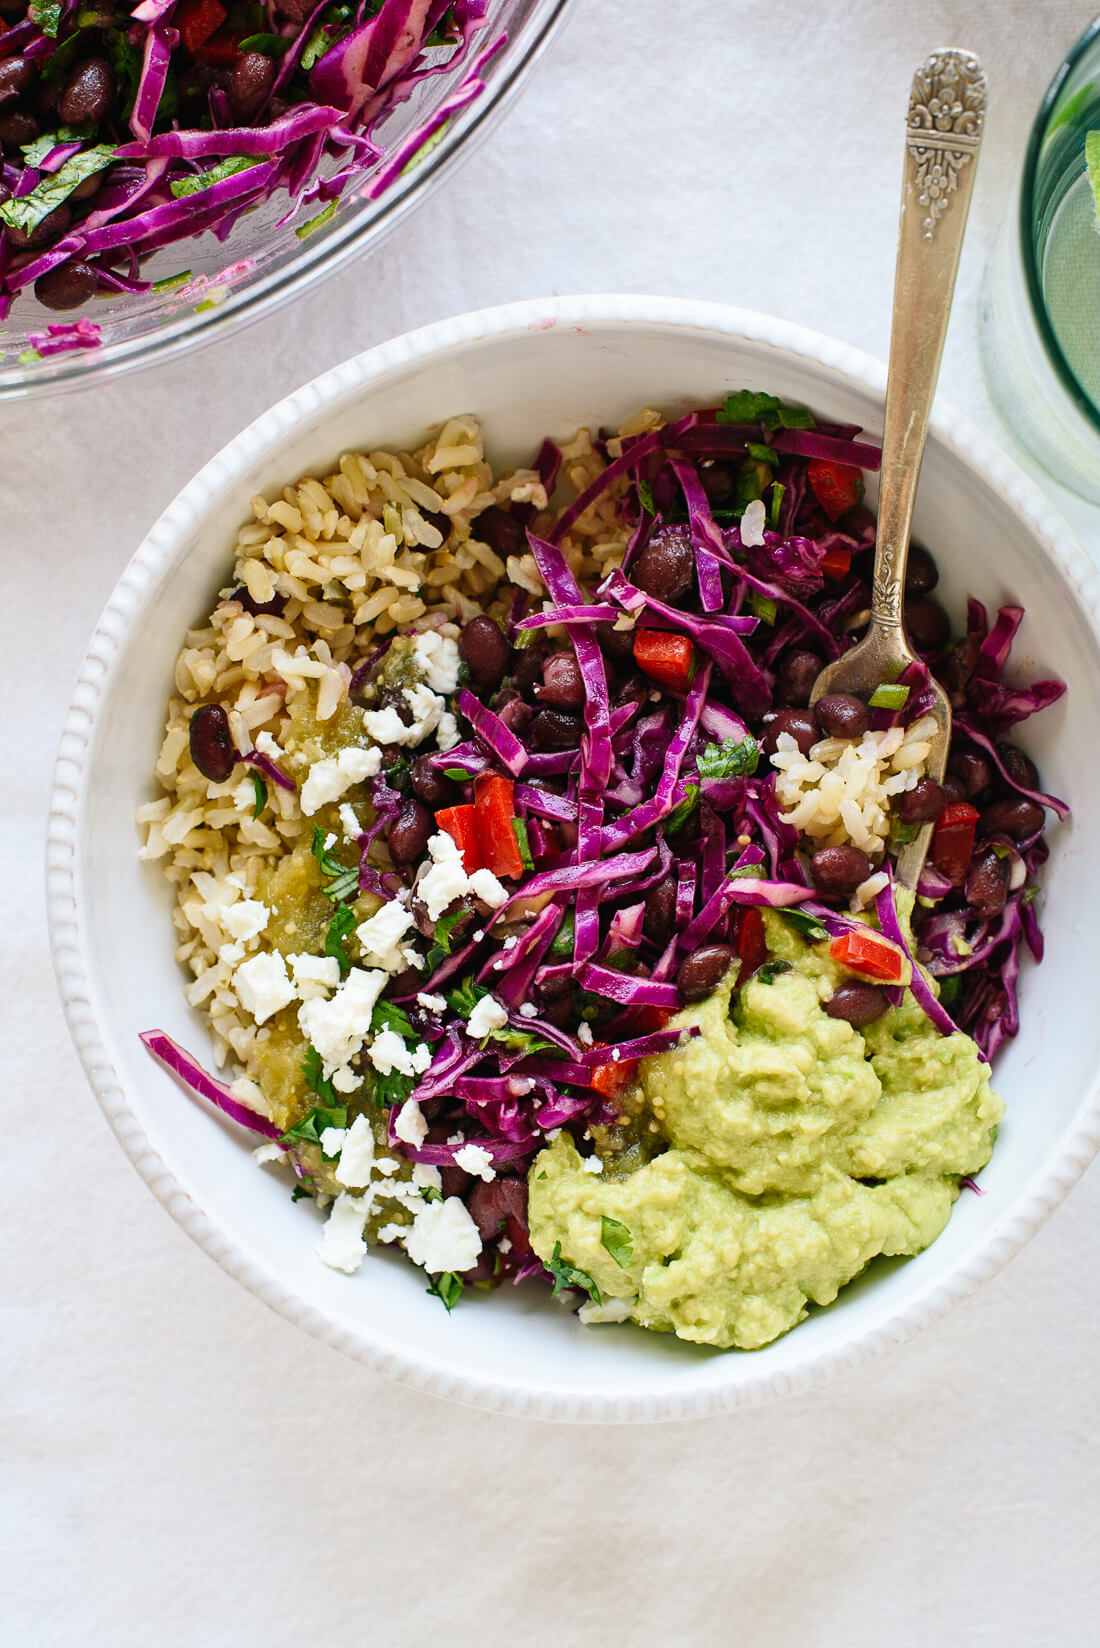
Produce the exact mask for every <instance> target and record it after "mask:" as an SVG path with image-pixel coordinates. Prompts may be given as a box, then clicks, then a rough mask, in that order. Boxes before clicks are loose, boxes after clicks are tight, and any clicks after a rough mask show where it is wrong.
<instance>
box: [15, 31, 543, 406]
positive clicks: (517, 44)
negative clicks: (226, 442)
mask: <svg viewBox="0 0 1100 1648" xmlns="http://www.w3.org/2000/svg"><path fill="white" fill-rule="evenodd" d="M569 5H570V0H534V5H533V7H532V11H531V15H530V16H529V18H528V19H527V22H526V25H525V27H524V29H523V31H522V33H521V34H520V36H519V38H518V39H516V40H514V41H513V40H511V39H510V40H509V42H508V46H507V47H506V48H505V51H504V52H503V54H502V55H501V61H500V65H499V69H498V70H497V72H496V73H495V74H494V73H492V72H491V71H492V66H491V65H490V74H489V75H488V76H487V77H486V85H485V90H484V92H483V93H482V94H481V96H479V97H478V98H476V99H475V100H474V101H473V102H472V103H471V104H469V105H468V106H467V107H466V108H465V109H464V110H461V111H460V113H459V114H458V115H457V116H456V117H455V118H454V119H453V120H452V121H451V123H450V126H449V128H448V130H447V132H446V134H445V136H444V137H443V139H442V140H441V141H440V142H438V143H436V144H435V145H434V147H432V148H431V149H430V151H429V152H428V153H427V154H426V155H425V156H424V159H423V161H422V162H421V164H419V165H417V166H416V167H415V168H414V169H413V170H411V171H408V172H406V173H405V174H404V175H403V176H401V177H399V178H397V179H396V181H395V182H394V183H393V184H392V185H391V187H390V188H389V189H387V191H386V192H385V194H384V195H383V196H382V197H381V199H380V200H379V201H377V202H374V203H373V206H374V208H375V209H374V210H372V211H367V212H363V213H359V214H355V215H349V218H348V221H347V223H346V224H345V225H344V226H343V227H342V228H341V227H339V226H337V225H334V226H333V232H332V233H331V234H329V235H327V236H324V237H322V238H320V239H319V240H318V241H317V242H316V243H315V244H312V245H311V244H310V243H309V242H308V241H305V242H303V243H302V250H301V252H300V253H299V254H298V255H297V256H296V257H295V258H294V259H293V261H292V262H291V263H290V264H289V265H283V266H281V267H277V268H274V269H271V270H269V271H268V272H267V273H265V274H263V275H261V276H260V277H259V278H258V279H256V280H252V281H246V282H244V283H243V284H242V285H241V286H240V287H239V288H238V289H237V291H236V292H232V291H231V292H230V293H229V295H228V296H227V297H226V299H225V301H224V302H222V303H220V304H219V305H218V306H217V307H216V308H213V309H208V310H206V311H205V312H204V313H202V314H201V315H199V314H196V313H195V312H194V311H193V310H189V311H187V312H186V313H183V314H181V315H180V316H179V317H178V318H176V319H174V320H171V321H169V322H167V323H166V324H165V325H163V326H162V327H160V328H159V329H156V330H153V331H149V332H143V333H142V334H140V335H139V336H137V337H134V338H125V339H122V340H120V341H119V342H117V343H108V344H106V345H105V346H104V347H102V348H97V349H88V350H79V351H77V350H73V351H71V352H67V353H65V354H60V355H55V356H52V357H50V358H49V361H48V363H43V369H35V370H34V371H33V372H31V373H27V372H25V371H20V370H10V369H5V367H4V366H3V364H0V404H2V403H3V402H5V401H17V400H24V399H29V398H31V397H34V396H46V395H53V394H61V393H64V392H66V391H68V390H74V389H82V388H89V387H91V386H93V385H94V384H97V383H101V382H106V381H108V380H113V379H115V378H117V377H119V376H121V375H122V374H124V373H127V372H131V371H135V370H137V369H140V368H141V367H145V366H151V365H154V364H160V363H161V362H164V361H168V360H172V359H175V358H177V357H178V356H179V355H181V354H183V353H184V352H186V351H187V350H189V349H196V348H204V347H205V346H206V345H207V344H209V343H213V342H215V341H217V340H218V339H220V338H223V337H224V336H225V335H226V334H227V333H230V332H232V331H234V330H235V329H237V328H238V327H243V326H245V325H249V324H251V323H252V322H253V321H256V320H260V319H261V318H262V317H264V316H265V315H267V314H270V313H272V312H273V311H274V310H276V309H278V308H280V307H281V306H282V305H283V304H284V303H286V302H289V301H290V300H291V299H292V298H293V297H294V296H295V295H296V294H297V293H298V292H299V291H300V290H301V289H302V288H303V287H306V286H307V285H309V284H310V283H311V282H316V281H320V280H325V279H327V278H328V277H329V276H330V275H333V274H336V273H337V272H338V271H339V270H340V269H343V268H346V267H347V266H348V265H349V264H350V263H352V262H354V260H355V259H356V258H357V257H358V256H359V255H360V254H361V253H362V252H363V251H364V250H365V247H366V245H369V243H370V242H371V241H372V240H373V239H375V238H377V239H378V240H381V239H383V238H384V236H385V235H386V233H387V232H388V231H389V230H390V229H392V228H393V227H395V226H396V224H397V223H398V222H399V221H400V219H401V217H402V215H403V214H404V213H406V212H407V211H409V210H410V209H412V208H413V207H414V206H416V205H418V204H419V203H420V200H421V199H422V197H423V196H425V195H427V194H430V193H431V191H432V189H433V188H434V187H435V186H436V185H437V184H438V183H440V182H441V181H442V179H443V177H444V176H445V175H446V172H447V170H448V169H449V167H450V165H451V164H452V163H453V162H454V161H456V160H457V159H458V158H459V157H460V156H466V155H468V154H469V153H470V152H471V150H472V149H473V148H474V147H476V144H477V142H478V140H479V139H480V138H481V137H483V136H485V135H486V133H487V131H488V129H489V127H490V125H491V124H492V122H493V120H494V119H495V118H496V117H497V116H498V115H499V114H501V113H503V111H504V109H505V108H506V107H507V105H508V103H509V102H510V101H511V100H512V98H513V97H514V96H515V95H516V93H517V92H518V90H519V88H520V86H521V85H522V83H523V81H524V80H525V79H526V77H527V75H528V74H529V73H530V72H531V71H532V70H533V69H534V67H535V64H536V63H537V62H538V60H539V59H540V58H541V56H542V54H543V52H544V50H545V49H546V47H547V45H548V44H549V42H550V40H551V39H552V37H553V35H554V34H555V32H556V30H557V29H558V27H559V25H560V24H561V23H562V22H563V20H564V18H565V16H566V14H567V12H568V11H569ZM509 48H512V49H511V50H509Z"/></svg>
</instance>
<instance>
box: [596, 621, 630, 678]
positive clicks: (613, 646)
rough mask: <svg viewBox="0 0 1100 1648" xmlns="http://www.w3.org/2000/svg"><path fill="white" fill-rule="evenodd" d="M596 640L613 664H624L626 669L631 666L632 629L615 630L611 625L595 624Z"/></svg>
mask: <svg viewBox="0 0 1100 1648" xmlns="http://www.w3.org/2000/svg"><path fill="white" fill-rule="evenodd" d="M596 639H597V640H598V641H599V643H600V646H601V647H602V648H603V650H604V652H605V653H606V655H607V657H608V658H610V659H611V660H612V662H613V663H615V664H624V665H626V666H627V667H628V668H629V667H630V666H632V665H633V663H634V631H633V629H616V628H615V626H614V624H612V623H606V624H597V625H596Z"/></svg>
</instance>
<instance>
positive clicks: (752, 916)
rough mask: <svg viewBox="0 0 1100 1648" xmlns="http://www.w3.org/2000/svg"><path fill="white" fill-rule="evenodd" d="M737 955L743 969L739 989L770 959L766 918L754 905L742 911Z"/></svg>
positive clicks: (740, 972) (738, 979)
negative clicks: (765, 926) (766, 934)
mask: <svg viewBox="0 0 1100 1648" xmlns="http://www.w3.org/2000/svg"><path fill="white" fill-rule="evenodd" d="M737 954H738V956H739V957H740V958H741V969H740V971H739V973H738V975H737V988H738V989H739V990H740V988H741V986H742V985H743V984H745V983H747V981H748V980H749V979H750V978H751V977H752V975H753V974H754V973H755V972H756V970H757V968H758V967H763V965H764V963H765V962H766V961H767V959H768V941H767V938H766V936H765V932H764V917H763V916H762V915H761V914H760V911H759V910H758V909H756V907H755V906H754V905H752V904H748V905H746V906H745V908H744V909H743V910H742V911H741V930H740V932H739V933H738V935H737Z"/></svg>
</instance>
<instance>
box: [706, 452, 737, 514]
mask: <svg viewBox="0 0 1100 1648" xmlns="http://www.w3.org/2000/svg"><path fill="white" fill-rule="evenodd" d="M699 484H700V486H701V487H702V488H703V491H704V492H705V493H706V495H707V503H708V504H710V506H711V508H712V509H723V508H724V507H725V505H726V504H728V503H731V502H732V500H733V494H734V491H735V489H736V486H737V481H736V477H735V475H734V470H733V465H732V464H730V463H726V462H725V461H724V460H723V459H722V458H708V459H704V461H703V462H702V463H701V464H700V465H699Z"/></svg>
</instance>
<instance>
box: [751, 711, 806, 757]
mask: <svg viewBox="0 0 1100 1648" xmlns="http://www.w3.org/2000/svg"><path fill="white" fill-rule="evenodd" d="M781 732H785V733H788V734H789V735H790V737H791V738H793V739H794V741H795V743H796V744H797V745H798V747H799V749H800V750H801V751H802V754H803V755H809V753H810V750H811V749H812V748H813V746H814V745H815V744H816V743H817V741H818V739H819V738H820V737H821V728H820V727H819V726H818V724H817V717H816V716H815V715H814V713H813V711H812V710H776V711H775V712H774V714H772V715H769V716H767V717H766V718H765V721H764V736H763V738H762V740H761V748H762V749H763V751H764V753H765V755H774V754H775V741H776V739H777V738H778V737H779V734H780V733H781Z"/></svg>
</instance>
